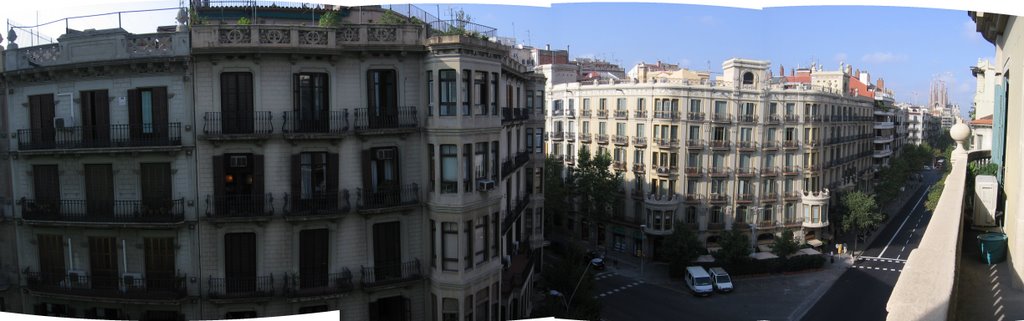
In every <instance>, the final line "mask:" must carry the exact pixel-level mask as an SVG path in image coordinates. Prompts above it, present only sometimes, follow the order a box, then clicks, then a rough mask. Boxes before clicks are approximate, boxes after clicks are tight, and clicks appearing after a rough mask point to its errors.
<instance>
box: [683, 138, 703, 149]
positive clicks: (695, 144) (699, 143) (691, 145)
mask: <svg viewBox="0 0 1024 321" xmlns="http://www.w3.org/2000/svg"><path fill="white" fill-rule="evenodd" d="M686 148H687V149H704V141H703V140H700V139H687V140H686Z"/></svg>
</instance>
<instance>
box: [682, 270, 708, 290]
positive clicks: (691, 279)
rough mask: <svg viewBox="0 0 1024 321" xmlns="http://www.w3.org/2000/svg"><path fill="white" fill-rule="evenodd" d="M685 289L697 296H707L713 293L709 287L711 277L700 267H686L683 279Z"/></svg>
mask: <svg viewBox="0 0 1024 321" xmlns="http://www.w3.org/2000/svg"><path fill="white" fill-rule="evenodd" d="M683 281H684V282H686V287H687V288H689V289H690V293H693V295H697V296H709V295H711V292H713V291H714V289H713V288H712V285H711V275H708V271H705V270H704V268H703V267H700V266H688V267H686V275H685V276H684V277H683Z"/></svg>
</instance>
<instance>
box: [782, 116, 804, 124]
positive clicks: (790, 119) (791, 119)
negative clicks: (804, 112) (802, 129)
mask: <svg viewBox="0 0 1024 321" xmlns="http://www.w3.org/2000/svg"><path fill="white" fill-rule="evenodd" d="M782 120H783V121H785V122H787V123H799V122H800V115H797V114H786V115H785V116H783V117H782Z"/></svg>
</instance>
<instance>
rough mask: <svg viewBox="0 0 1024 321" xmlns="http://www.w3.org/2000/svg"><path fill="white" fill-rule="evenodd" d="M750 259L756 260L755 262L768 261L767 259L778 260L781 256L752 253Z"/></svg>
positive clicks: (767, 253)
mask: <svg viewBox="0 0 1024 321" xmlns="http://www.w3.org/2000/svg"><path fill="white" fill-rule="evenodd" d="M750 257H752V258H754V259H755V260H767V259H774V258H778V257H779V256H778V255H775V254H771V253H769V252H757V253H750Z"/></svg>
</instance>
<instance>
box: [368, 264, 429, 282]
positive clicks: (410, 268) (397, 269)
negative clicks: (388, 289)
mask: <svg viewBox="0 0 1024 321" xmlns="http://www.w3.org/2000/svg"><path fill="white" fill-rule="evenodd" d="M422 277H423V274H422V272H421V271H420V260H419V259H415V260H412V261H407V262H402V263H397V264H388V265H378V266H363V267H362V280H361V283H362V285H363V288H372V287H377V286H384V285H388V284H395V283H401V282H406V281H413V280H418V279H420V278H422Z"/></svg>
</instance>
